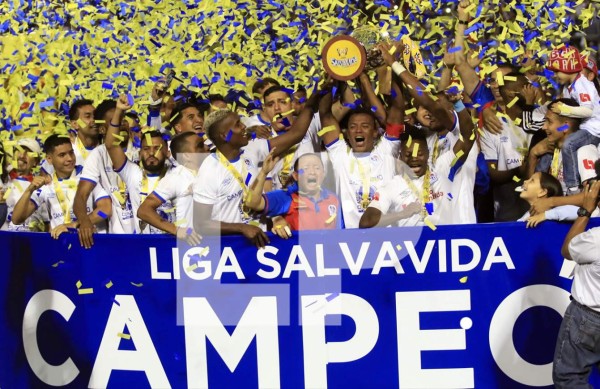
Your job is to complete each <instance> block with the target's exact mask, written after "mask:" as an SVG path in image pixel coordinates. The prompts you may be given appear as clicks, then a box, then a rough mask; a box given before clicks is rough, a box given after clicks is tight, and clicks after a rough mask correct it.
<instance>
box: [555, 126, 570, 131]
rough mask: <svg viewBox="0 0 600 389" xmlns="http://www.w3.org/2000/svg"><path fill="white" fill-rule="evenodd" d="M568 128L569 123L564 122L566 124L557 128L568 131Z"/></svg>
mask: <svg viewBox="0 0 600 389" xmlns="http://www.w3.org/2000/svg"><path fill="white" fill-rule="evenodd" d="M568 129H569V125H568V124H564V125H562V126H560V127H558V128H557V129H556V130H557V131H560V132H562V131H567V130H568Z"/></svg>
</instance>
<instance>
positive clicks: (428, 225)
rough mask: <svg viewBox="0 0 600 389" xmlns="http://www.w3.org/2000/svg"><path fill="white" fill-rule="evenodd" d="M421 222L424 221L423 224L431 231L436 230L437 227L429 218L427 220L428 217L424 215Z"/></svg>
mask: <svg viewBox="0 0 600 389" xmlns="http://www.w3.org/2000/svg"><path fill="white" fill-rule="evenodd" d="M423 222H424V223H425V225H426V226H427V227H429V228H431V230H432V231H435V230H437V227H436V226H435V224H433V223H432V222H431V220H429V218H428V217H426V218H425V220H423Z"/></svg>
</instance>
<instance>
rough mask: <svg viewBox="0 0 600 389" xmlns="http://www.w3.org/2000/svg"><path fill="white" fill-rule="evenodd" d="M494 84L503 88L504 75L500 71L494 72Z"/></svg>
mask: <svg viewBox="0 0 600 389" xmlns="http://www.w3.org/2000/svg"><path fill="white" fill-rule="evenodd" d="M496 82H497V83H498V85H500V86H504V75H503V74H502V72H501V71H497V72H496Z"/></svg>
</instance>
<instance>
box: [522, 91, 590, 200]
mask: <svg viewBox="0 0 600 389" xmlns="http://www.w3.org/2000/svg"><path fill="white" fill-rule="evenodd" d="M557 104H564V105H567V106H569V107H578V106H579V105H578V104H577V102H576V101H575V100H573V99H564V98H563V99H557V100H555V101H553V102H552V103H550V105H549V106H548V111H547V112H546V117H545V119H544V126H543V128H542V129H543V130H544V132H545V133H546V136H547V137H546V139H544V140H543V141H541V142H539V143H538V144H536V145H535V146H534V147H533V148H532V149H531V151H530V153H529V158H528V161H527V162H528V163H527V176H528V177H531V176H532V175H533V173H535V172H546V173H550V174H552V176H554V177H556V178H557V179H558V181H560V184H561V185H562V188H563V192H565V193H566V192H567V189H568V188H567V185H566V184H565V179H564V172H563V160H562V153H561V150H562V147H563V145H564V144H565V142H566V140H567V139H568V138H569V137H570V136H571V135H572V134H573V133H575V132H576V131H579V124H580V122H581V120H580V119H577V118H571V117H567V116H563V115H559V114H557V113H555V112H553V111H552V108H553V107H554V106H555V105H557ZM581 158H582V155H581V154H579V155H578V159H579V163H578V166H579V167H581V166H583V163H582V161H581ZM578 174H579V175H580V176H585V173H584V172H582V171H579V172H578Z"/></svg>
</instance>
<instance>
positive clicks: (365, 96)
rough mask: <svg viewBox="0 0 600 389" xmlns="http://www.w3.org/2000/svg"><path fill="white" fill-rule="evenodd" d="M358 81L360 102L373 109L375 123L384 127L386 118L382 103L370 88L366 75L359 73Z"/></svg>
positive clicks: (369, 81)
mask: <svg viewBox="0 0 600 389" xmlns="http://www.w3.org/2000/svg"><path fill="white" fill-rule="evenodd" d="M358 81H359V85H360V91H361V96H362V100H363V101H366V103H367V104H368V105H369V107H371V109H373V108H375V118H377V121H378V122H379V124H380V125H381V126H384V125H385V122H386V116H387V115H386V112H385V107H384V106H383V103H382V102H381V100H380V99H379V97H377V95H376V94H375V91H374V90H373V87H372V86H371V80H370V79H369V76H367V74H366V73H361V74H360V76H358Z"/></svg>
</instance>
